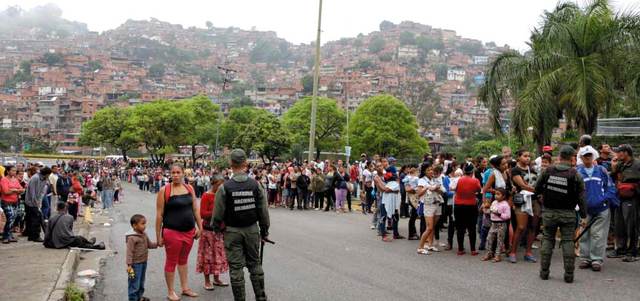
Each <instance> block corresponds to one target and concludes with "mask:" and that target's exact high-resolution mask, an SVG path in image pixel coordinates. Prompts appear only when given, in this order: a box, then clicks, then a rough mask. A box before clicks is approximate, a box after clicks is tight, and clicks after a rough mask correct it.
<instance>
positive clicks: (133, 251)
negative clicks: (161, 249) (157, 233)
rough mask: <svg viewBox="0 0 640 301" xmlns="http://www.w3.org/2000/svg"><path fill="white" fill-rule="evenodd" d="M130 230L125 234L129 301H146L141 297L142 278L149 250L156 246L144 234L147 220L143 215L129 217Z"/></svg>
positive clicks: (142, 290) (142, 288) (146, 300)
mask: <svg viewBox="0 0 640 301" xmlns="http://www.w3.org/2000/svg"><path fill="white" fill-rule="evenodd" d="M131 228H132V229H131V230H129V232H127V233H126V234H125V236H126V239H127V274H128V275H129V301H148V300H149V298H147V297H143V294H144V278H145V277H144V276H145V274H146V272H147V258H148V256H149V249H155V248H157V247H158V244H157V243H155V242H152V241H150V240H149V237H148V236H147V234H146V233H145V232H144V230H145V229H146V228H147V219H146V218H145V217H144V215H141V214H134V215H133V216H132V217H131Z"/></svg>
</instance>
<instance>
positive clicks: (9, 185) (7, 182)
mask: <svg viewBox="0 0 640 301" xmlns="http://www.w3.org/2000/svg"><path fill="white" fill-rule="evenodd" d="M0 186H2V189H0V191H2V193H0V195H1V196H2V197H0V199H2V201H3V202H6V203H9V204H17V203H18V194H17V193H9V190H11V189H22V185H20V181H18V179H16V178H13V179H9V177H2V179H0ZM5 191H6V192H7V194H5V193H4V192H5Z"/></svg>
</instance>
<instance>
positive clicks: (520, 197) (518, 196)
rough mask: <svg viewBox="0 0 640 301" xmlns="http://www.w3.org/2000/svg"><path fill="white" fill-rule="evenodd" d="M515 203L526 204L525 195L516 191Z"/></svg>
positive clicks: (517, 204)
mask: <svg viewBox="0 0 640 301" xmlns="http://www.w3.org/2000/svg"><path fill="white" fill-rule="evenodd" d="M513 204H514V205H516V206H522V205H524V195H522V194H519V193H516V194H515V195H513Z"/></svg>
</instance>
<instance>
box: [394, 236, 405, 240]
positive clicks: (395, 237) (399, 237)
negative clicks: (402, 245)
mask: <svg viewBox="0 0 640 301" xmlns="http://www.w3.org/2000/svg"><path fill="white" fill-rule="evenodd" d="M404 238H405V237H404V236H402V235H394V236H393V239H404Z"/></svg>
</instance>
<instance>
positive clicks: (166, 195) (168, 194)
mask: <svg viewBox="0 0 640 301" xmlns="http://www.w3.org/2000/svg"><path fill="white" fill-rule="evenodd" d="M182 185H184V188H186V189H187V191H188V192H189V194H193V187H191V185H187V184H182ZM169 198H171V184H167V185H165V186H164V202H165V203H166V202H168V201H169Z"/></svg>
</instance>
